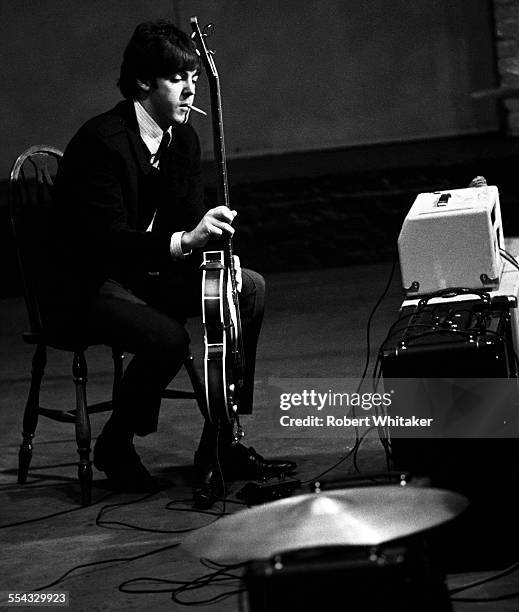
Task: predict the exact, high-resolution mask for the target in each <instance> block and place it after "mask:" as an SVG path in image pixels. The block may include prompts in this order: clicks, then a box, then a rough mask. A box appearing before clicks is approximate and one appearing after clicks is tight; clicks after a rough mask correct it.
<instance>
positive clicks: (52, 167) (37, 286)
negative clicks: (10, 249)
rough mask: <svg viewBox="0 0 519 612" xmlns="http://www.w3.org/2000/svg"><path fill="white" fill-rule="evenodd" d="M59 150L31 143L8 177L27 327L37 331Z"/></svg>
mask: <svg viewBox="0 0 519 612" xmlns="http://www.w3.org/2000/svg"><path fill="white" fill-rule="evenodd" d="M62 155H63V153H62V152H61V151H60V150H59V149H56V148H55V147H51V146H47V145H35V146H32V147H30V148H28V149H27V150H26V151H24V152H23V153H22V154H21V155H19V157H18V158H17V160H16V161H15V162H14V164H13V167H12V170H11V175H10V178H9V211H10V215H11V225H12V230H13V234H14V241H15V244H16V249H17V251H18V262H19V265H20V273H21V276H22V281H23V286H24V292H25V301H26V304H27V312H28V316H29V324H30V327H31V331H32V332H33V333H35V334H39V333H40V332H41V311H40V293H41V290H42V280H41V279H42V272H43V271H44V270H45V266H46V265H48V261H47V260H46V255H47V252H48V246H49V245H48V242H47V241H48V237H49V229H50V228H49V223H50V218H51V215H50V208H51V205H52V186H53V182H54V176H55V174H56V171H57V169H58V164H59V161H60V159H61V157H62Z"/></svg>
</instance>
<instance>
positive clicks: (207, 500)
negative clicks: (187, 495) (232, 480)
mask: <svg viewBox="0 0 519 612" xmlns="http://www.w3.org/2000/svg"><path fill="white" fill-rule="evenodd" d="M222 495H223V487H222V482H221V476H220V475H219V473H218V469H217V467H216V465H215V464H214V463H213V462H212V461H210V460H208V459H206V458H204V457H203V456H202V455H201V454H200V453H199V452H198V451H197V452H196V453H195V465H194V479H193V505H194V506H195V508H200V509H202V510H207V509H208V508H211V507H212V505H213V504H214V503H215V502H216V501H217V499H218V498H219V497H221V496H222Z"/></svg>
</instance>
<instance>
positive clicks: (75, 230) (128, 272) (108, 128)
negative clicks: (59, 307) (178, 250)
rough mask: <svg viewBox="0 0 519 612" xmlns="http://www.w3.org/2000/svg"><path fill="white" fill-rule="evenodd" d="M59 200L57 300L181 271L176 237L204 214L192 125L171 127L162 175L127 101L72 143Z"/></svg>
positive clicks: (58, 185)
mask: <svg viewBox="0 0 519 612" xmlns="http://www.w3.org/2000/svg"><path fill="white" fill-rule="evenodd" d="M54 201H55V206H54V212H55V221H54V224H53V225H54V230H55V231H54V236H53V240H52V245H51V246H52V250H53V252H54V257H55V261H56V267H55V268H54V270H53V271H52V276H53V277H54V279H53V281H54V282H53V281H52V280H51V281H50V283H49V287H50V288H51V290H50V295H51V296H53V297H51V300H52V301H54V300H56V302H60V303H62V304H63V303H64V300H65V301H66V302H69V303H72V304H75V305H78V304H83V305H84V304H85V303H88V300H89V298H91V297H92V296H93V295H95V293H96V291H97V289H98V288H99V286H100V285H101V283H102V282H103V281H104V280H106V279H107V278H110V277H111V278H115V279H116V280H119V281H120V282H121V283H122V284H124V285H125V286H128V287H130V288H131V286H132V283H133V282H134V280H135V279H137V278H138V277H139V275H141V274H143V273H145V272H146V271H147V270H153V271H155V270H167V269H168V268H171V267H172V266H173V267H174V266H175V265H176V266H182V265H184V264H183V263H180V262H172V259H171V256H170V252H169V244H170V238H171V234H172V233H173V232H174V231H179V230H190V229H193V227H195V225H196V224H197V223H198V222H199V221H200V219H201V218H202V216H203V214H204V212H205V208H204V204H203V187H202V184H201V172H200V145H199V141H198V137H197V135H196V132H195V131H194V130H193V128H192V127H191V126H190V125H189V124H187V125H174V126H173V139H172V144H171V146H170V148H169V150H168V153H167V157H166V159H163V160H161V171H160V173H159V172H158V171H157V170H156V169H155V168H153V166H152V165H151V163H150V155H149V151H148V150H147V148H146V146H145V144H144V142H143V141H142V139H141V137H140V135H139V129H138V124H137V119H136V117H135V110H134V106H133V102H131V101H124V102H121V103H119V104H118V105H117V106H116V107H115V108H113V109H112V110H110V111H108V112H107V113H104V114H102V115H99V116H97V117H94V118H93V119H91V120H90V121H88V122H87V123H85V124H84V125H83V126H82V127H81V129H80V130H79V131H78V132H77V134H76V135H75V136H74V137H73V138H72V140H71V142H70V143H69V145H68V146H67V148H66V150H65V153H64V156H63V159H62V161H61V163H60V167H59V171H58V174H57V177H56V180H55V185H54ZM155 208H156V209H157V212H156V216H155V221H154V224H153V231H152V232H147V231H146V228H147V227H148V225H149V223H150V221H151V219H152V216H153V212H154V210H155Z"/></svg>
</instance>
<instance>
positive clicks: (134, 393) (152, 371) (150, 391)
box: [89, 269, 265, 446]
mask: <svg viewBox="0 0 519 612" xmlns="http://www.w3.org/2000/svg"><path fill="white" fill-rule="evenodd" d="M242 272H243V287H242V290H241V292H240V294H239V303H240V313H241V322H242V332H243V344H244V357H245V363H246V375H245V381H244V382H245V386H244V392H243V401H242V404H241V406H240V412H241V413H243V414H247V413H250V412H251V411H252V403H253V390H254V369H255V362H256V346H257V342H258V336H259V333H260V328H261V323H262V319H263V309H264V301H265V282H264V280H263V277H262V276H260V275H259V274H258V273H256V272H254V271H252V270H247V269H243V271H242ZM200 311H201V278H200V276H199V275H196V274H192V275H190V276H189V277H188V278H185V277H184V278H176V277H174V276H173V277H170V278H161V276H146V277H143V279H142V282H140V283H137V284H135V285H134V286H132V289H131V290H129V289H128V288H126V287H123V286H122V285H121V284H120V283H118V282H116V281H113V280H108V281H106V282H105V283H104V284H103V285H102V286H101V288H100V290H99V293H98V295H97V296H96V298H95V299H94V301H93V303H92V306H91V308H90V309H89V328H90V330H89V331H90V333H92V334H93V335H94V336H95V337H99V338H101V340H102V341H103V342H104V343H106V344H110V345H113V346H117V347H120V348H121V350H123V351H124V352H128V353H133V354H134V357H133V358H132V359H131V361H130V363H129V364H128V366H127V367H126V370H125V372H124V376H123V381H122V385H121V389H120V394H119V397H118V400H117V402H116V405H115V406H114V412H113V415H112V417H111V419H110V421H111V423H112V426H114V424H115V426H116V427H119V428H121V429H124V430H126V431H129V432H132V433H136V434H137V435H140V436H144V435H146V434H149V433H151V432H154V431H156V429H157V422H158V415H159V408H160V402H161V394H162V391H163V390H164V389H165V388H166V387H167V386H168V384H169V383H170V382H171V380H172V379H173V378H174V376H175V375H176V374H177V372H178V371H179V370H180V368H181V367H182V364H183V362H184V360H185V358H186V356H187V354H188V351H189V335H188V333H187V332H186V329H185V323H186V319H187V318H189V317H192V316H196V315H197V314H200ZM228 438H229V436H228V432H224V433H223V435H222V443H224V444H225V443H226V442H227V441H228ZM213 439H214V432H213V431H212V429H211V427H209V426H208V425H206V426H205V427H204V435H203V436H202V440H201V446H204V445H211V446H212V441H213Z"/></svg>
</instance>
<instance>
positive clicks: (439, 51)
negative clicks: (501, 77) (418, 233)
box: [0, 0, 498, 178]
mask: <svg viewBox="0 0 519 612" xmlns="http://www.w3.org/2000/svg"><path fill="white" fill-rule="evenodd" d="M191 15H197V16H198V18H199V21H200V23H201V24H202V25H204V24H205V23H207V22H209V21H212V22H214V24H215V34H214V36H213V37H212V38H211V39H210V45H211V46H212V47H213V48H214V49H215V50H216V56H215V59H216V62H217V66H218V70H219V73H220V81H221V88H222V96H223V110H224V125H225V136H226V144H227V153H228V156H229V157H236V156H252V155H256V154H267V153H283V152H287V151H302V150H314V149H325V148H330V147H347V146H352V145H359V144H370V143H379V142H390V141H405V140H412V139H421V138H430V137H438V136H447V135H457V134H468V133H476V132H486V131H494V130H496V129H497V126H498V122H497V116H496V110H495V105H494V104H492V103H490V102H474V101H473V100H472V99H471V98H470V92H471V91H474V90H476V89H482V88H486V87H491V86H493V85H494V84H495V75H494V58H493V55H494V54H493V41H492V29H493V26H492V18H491V4H490V3H489V2H488V1H487V0H470V1H467V0H391V1H388V0H358V1H352V0H342V1H341V0H305V1H304V2H303V1H301V0H282V1H281V0H279V1H275V0H241V1H240V0H225V1H224V0H220V1H218V0H205V1H202V0H200V1H195V0H167V1H166V0H125V1H119V0H82V1H78V0H76V1H71V0H30V1H29V0H2V2H1V3H0V40H1V43H0V44H1V46H2V74H3V83H2V85H3V86H2V87H1V88H0V113H1V120H0V142H1V143H2V146H1V149H0V150H1V155H0V165H1V168H0V177H2V178H7V175H8V172H9V169H10V166H11V164H12V162H13V161H14V158H15V157H16V156H17V155H18V153H19V152H21V151H22V150H23V149H24V148H26V147H27V146H30V145H32V144H36V143H46V144H53V145H55V146H58V147H59V148H64V147H65V145H66V143H67V142H68V140H69V139H70V138H71V136H72V135H73V133H74V132H75V131H76V130H77V128H78V127H79V126H80V125H81V123H83V122H84V121H85V120H86V119H88V118H90V117H91V116H93V115H94V114H97V113H99V112H102V111H104V110H106V109H108V108H110V107H111V106H113V105H114V104H115V103H116V102H117V101H118V100H119V97H120V96H119V92H118V89H117V88H116V86H115V83H116V80H117V77H118V72H119V65H120V61H121V57H122V52H123V49H124V47H125V45H126V42H127V41H128V39H129V37H130V35H131V33H132V31H133V29H134V26H135V25H136V24H137V23H139V22H140V21H143V20H147V19H155V18H163V17H167V18H172V19H174V20H175V21H176V22H177V23H178V24H179V25H180V26H181V27H182V28H183V29H186V30H189V17H190V16H191ZM196 104H197V105H198V106H201V107H203V108H206V109H207V110H208V107H209V100H208V87H207V83H206V82H205V79H204V78H202V79H201V85H200V88H199V95H198V99H197V102H196ZM192 122H193V124H194V125H195V127H196V128H197V129H198V130H199V133H200V136H201V139H202V145H203V151H204V156H206V157H208V156H210V155H211V143H212V141H211V129H210V120H209V119H208V118H207V119H206V118H202V117H199V116H196V117H192Z"/></svg>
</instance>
